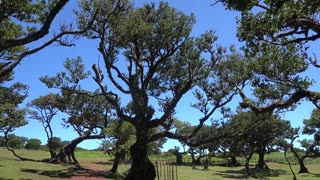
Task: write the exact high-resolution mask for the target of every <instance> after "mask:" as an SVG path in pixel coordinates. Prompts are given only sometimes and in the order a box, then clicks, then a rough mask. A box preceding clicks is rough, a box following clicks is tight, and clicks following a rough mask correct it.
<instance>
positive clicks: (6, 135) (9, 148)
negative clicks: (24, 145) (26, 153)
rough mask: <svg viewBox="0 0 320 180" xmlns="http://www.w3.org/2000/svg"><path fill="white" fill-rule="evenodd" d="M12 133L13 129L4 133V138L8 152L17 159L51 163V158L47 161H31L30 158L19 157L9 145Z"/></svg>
mask: <svg viewBox="0 0 320 180" xmlns="http://www.w3.org/2000/svg"><path fill="white" fill-rule="evenodd" d="M10 131H11V129H10V128H9V129H8V130H6V131H5V132H4V138H5V140H6V147H7V149H8V151H10V152H11V153H12V154H13V155H14V156H15V157H17V158H18V159H20V160H22V161H33V162H49V161H50V158H46V159H42V160H36V159H30V158H26V157H22V156H19V155H18V154H17V153H16V152H15V150H14V149H12V148H11V147H10V145H9V143H10V139H9V137H8V135H9V132H10Z"/></svg>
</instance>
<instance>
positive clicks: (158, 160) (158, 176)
mask: <svg viewBox="0 0 320 180" xmlns="http://www.w3.org/2000/svg"><path fill="white" fill-rule="evenodd" d="M157 176H158V180H160V174H159V160H157Z"/></svg>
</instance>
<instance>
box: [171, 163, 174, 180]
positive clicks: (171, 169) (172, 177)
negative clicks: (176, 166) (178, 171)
mask: <svg viewBox="0 0 320 180" xmlns="http://www.w3.org/2000/svg"><path fill="white" fill-rule="evenodd" d="M171 171H172V180H174V171H173V165H171Z"/></svg>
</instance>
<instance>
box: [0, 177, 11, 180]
mask: <svg viewBox="0 0 320 180" xmlns="http://www.w3.org/2000/svg"><path fill="white" fill-rule="evenodd" d="M0 180H13V179H12V178H3V177H0Z"/></svg>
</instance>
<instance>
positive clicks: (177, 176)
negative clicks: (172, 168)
mask: <svg viewBox="0 0 320 180" xmlns="http://www.w3.org/2000/svg"><path fill="white" fill-rule="evenodd" d="M176 180H178V166H176Z"/></svg>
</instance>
